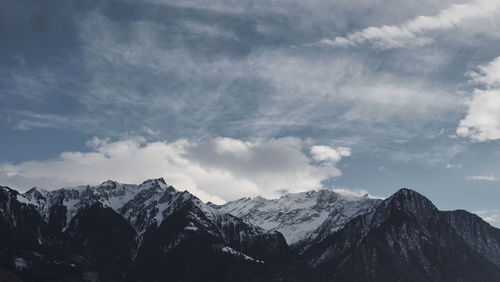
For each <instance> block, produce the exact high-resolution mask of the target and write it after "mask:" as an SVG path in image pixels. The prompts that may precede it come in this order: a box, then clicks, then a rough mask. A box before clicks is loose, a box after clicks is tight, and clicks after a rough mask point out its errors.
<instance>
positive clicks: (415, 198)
mask: <svg viewBox="0 0 500 282" xmlns="http://www.w3.org/2000/svg"><path fill="white" fill-rule="evenodd" d="M385 202H386V203H387V206H390V207H393V208H396V209H397V210H401V211H405V212H409V213H411V214H414V215H418V216H419V217H428V216H430V215H432V214H434V213H436V212H438V209H437V208H436V206H434V204H433V203H432V202H431V201H430V200H429V199H427V198H426V197H425V196H423V195H422V194H420V193H418V192H416V191H414V190H411V189H408V188H401V189H399V190H398V191H397V192H396V193H394V194H393V195H392V196H390V197H389V198H387V199H386V200H385Z"/></svg>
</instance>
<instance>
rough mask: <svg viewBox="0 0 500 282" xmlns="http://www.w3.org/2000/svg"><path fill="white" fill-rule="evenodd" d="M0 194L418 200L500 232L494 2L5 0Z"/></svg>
mask: <svg viewBox="0 0 500 282" xmlns="http://www.w3.org/2000/svg"><path fill="white" fill-rule="evenodd" d="M1 5H2V9H0V42H1V44H0V74H1V75H0V85H1V87H0V105H1V107H0V130H1V131H0V132H1V137H0V183H2V184H4V185H9V186H11V187H14V188H17V189H19V190H26V189H29V188H31V187H32V186H39V187H44V188H49V189H53V188H58V187H63V186H69V185H78V184H97V183H100V182H102V181H104V180H106V179H115V180H118V181H122V182H141V181H142V180H144V179H146V178H152V177H164V178H165V179H166V180H167V182H169V183H170V184H173V185H174V186H176V187H178V188H179V189H188V190H190V191H191V192H193V193H195V194H196V195H198V196H199V197H201V198H202V199H204V200H212V201H218V202H223V201H226V200H232V199H235V198H238V197H242V196H255V195H264V196H268V197H274V196H278V195H280V193H283V192H285V191H288V192H297V191H304V190H310V189H318V188H322V187H323V188H331V189H348V190H351V191H353V193H367V192H368V193H370V194H371V195H374V196H381V197H385V196H388V195H390V194H391V193H393V192H394V191H396V190H397V189H398V188H401V187H409V188H412V189H415V190H417V191H419V192H421V193H423V194H425V195H426V196H427V197H429V198H430V199H432V200H433V201H434V203H435V204H436V205H437V206H438V207H439V208H440V209H457V208H462V209H467V210H469V211H474V212H477V213H478V214H480V215H481V216H483V218H485V219H487V220H488V221H490V222H491V223H492V224H494V225H497V226H499V225H500V205H499V204H498V202H499V200H500V187H499V184H500V183H499V179H500V162H499V160H500V146H499V139H500V49H499V48H498V46H500V45H499V44H500V28H499V27H498V24H500V2H498V1H495V0H477V1H476V0H474V1H470V0H461V1H456V0H445V1H436V0H424V1H418V3H417V2H412V1H400V0H376V1H364V0H360V1H344V0H338V1H323V0H315V1H297V0H286V1H285V0H281V1H259V0H258V1H241V0H240V1H232V0H213V1H209V2H207V1H187V0H182V1H181V0H172V1H162V0H147V1H85V2H83V3H82V1H62V0H61V1H57V0H54V1H50V2H47V1H3V2H2V4H1Z"/></svg>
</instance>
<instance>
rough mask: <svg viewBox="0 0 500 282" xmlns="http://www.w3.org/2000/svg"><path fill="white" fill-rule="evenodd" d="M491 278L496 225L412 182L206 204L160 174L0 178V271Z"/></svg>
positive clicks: (12, 277)
mask: <svg viewBox="0 0 500 282" xmlns="http://www.w3.org/2000/svg"><path fill="white" fill-rule="evenodd" d="M7 279H9V281H17V280H16V279H18V280H19V281H21V280H23V281H336V282H344V281H345V282H347V281H372V282H378V281H384V282H385V281H389V282H390V281H394V282H396V281H410V282H412V281H415V282H417V281H419V282H420V281H436V282H437V281H444V282H448V281H449V282H452V281H453V282H455V281H472V282H474V281H477V282H483V281H500V230H498V229H496V228H494V227H492V226H490V225H489V224H488V223H486V222H484V221H483V220H482V219H481V218H479V217H478V216H476V215H473V214H471V213H468V212H466V211H462V210H460V211H446V212H443V211H439V210H438V209H437V208H436V207H435V206H434V205H433V204H432V202H431V201H430V200H429V199H427V198H426V197H424V196H423V195H420V194H419V193H417V192H415V191H413V190H410V189H400V190H398V191H397V192H396V193H395V194H393V195H392V196H391V197H389V198H387V199H384V200H381V199H371V198H369V197H366V196H364V197H363V196H361V197H357V196H352V195H345V194H342V193H337V192H334V191H330V190H319V191H309V192H303V193H294V194H286V195H283V196H282V197H281V198H279V199H265V198H262V197H255V198H243V199H239V200H236V201H231V202H228V203H226V204H224V205H214V204H205V203H203V202H202V201H200V200H199V199H198V198H196V197H195V196H193V195H192V194H190V193H189V192H187V191H178V190H176V189H175V188H174V187H172V186H169V185H168V184H167V182H166V181H165V180H164V179H162V178H159V179H151V180H147V181H145V182H143V183H142V184H139V185H131V184H121V183H117V182H114V181H110V180H108V181H106V182H103V183H102V184H100V185H97V186H79V187H70V188H62V189H58V190H54V191H46V190H43V189H38V188H32V189H31V190H29V191H27V192H25V193H19V192H17V191H15V190H13V189H11V188H8V187H2V186H0V280H2V281H3V280H7Z"/></svg>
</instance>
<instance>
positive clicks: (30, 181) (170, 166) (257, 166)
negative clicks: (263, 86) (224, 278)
mask: <svg viewBox="0 0 500 282" xmlns="http://www.w3.org/2000/svg"><path fill="white" fill-rule="evenodd" d="M88 145H89V146H90V147H91V150H90V152H63V153H61V154H60V155H59V157H57V158H56V159H52V160H45V161H26V162H22V163H19V164H9V163H4V164H2V165H0V182H1V183H3V184H6V185H10V186H12V187H14V188H18V189H20V190H25V189H27V188H30V187H32V186H38V187H42V188H47V189H54V188H58V187H67V186H73V185H83V184H91V185H92V184H98V183H99V182H100V181H104V180H106V179H113V180H117V181H119V182H124V183H140V182H142V181H144V180H145V179H149V178H156V177H159V176H164V177H165V179H166V180H167V182H168V183H169V184H170V185H173V186H174V187H176V188H177V189H188V190H189V191H190V192H192V193H193V194H195V195H197V196H198V197H200V198H201V199H202V200H204V201H212V202H216V203H222V202H224V201H226V200H233V199H236V198H239V197H243V196H255V195H263V196H267V197H276V196H279V195H280V194H281V193H283V191H287V192H299V191H305V190H310V189H312V188H321V187H322V181H324V180H327V179H329V178H332V177H337V176H339V175H340V174H341V172H340V170H339V169H337V168H336V167H335V165H336V164H337V163H338V162H339V161H340V160H341V159H342V158H343V157H347V156H349V155H350V149H349V148H346V147H340V148H332V147H329V146H324V145H322V146H312V147H311V148H310V154H309V153H308V150H309V149H308V148H309V147H310V145H309V144H308V142H306V141H303V140H301V139H298V138H290V137H289V138H280V139H269V140H257V141H242V140H239V139H233V138H222V137H219V138H215V139H212V140H208V141H204V142H190V141H187V140H185V139H180V140H177V141H173V142H148V141H146V139H144V138H142V137H137V138H129V139H126V140H121V141H115V142H110V141H108V140H103V139H99V138H94V139H93V140H90V141H89V142H88ZM311 155H312V156H311ZM318 162H319V163H318Z"/></svg>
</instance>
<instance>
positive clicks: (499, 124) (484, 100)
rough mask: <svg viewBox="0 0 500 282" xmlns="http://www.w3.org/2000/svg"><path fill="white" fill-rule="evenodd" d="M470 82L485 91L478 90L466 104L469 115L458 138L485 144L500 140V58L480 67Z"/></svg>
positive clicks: (460, 128)
mask: <svg viewBox="0 0 500 282" xmlns="http://www.w3.org/2000/svg"><path fill="white" fill-rule="evenodd" d="M468 75H469V77H470V78H471V79H470V82H471V83H473V84H480V85H482V86H484V87H485V89H479V88H476V89H475V90H474V93H473V97H472V98H471V99H470V100H469V101H467V102H466V104H467V105H468V111H467V115H466V116H465V118H464V119H462V120H461V121H460V123H459V125H458V128H457V130H456V133H457V135H458V136H462V137H469V138H470V139H472V140H473V141H476V142H483V141H488V140H498V139H500V57H497V58H496V59H494V60H493V61H491V62H490V63H488V64H487V65H484V66H480V67H479V68H478V71H477V72H471V73H469V74H468Z"/></svg>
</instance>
